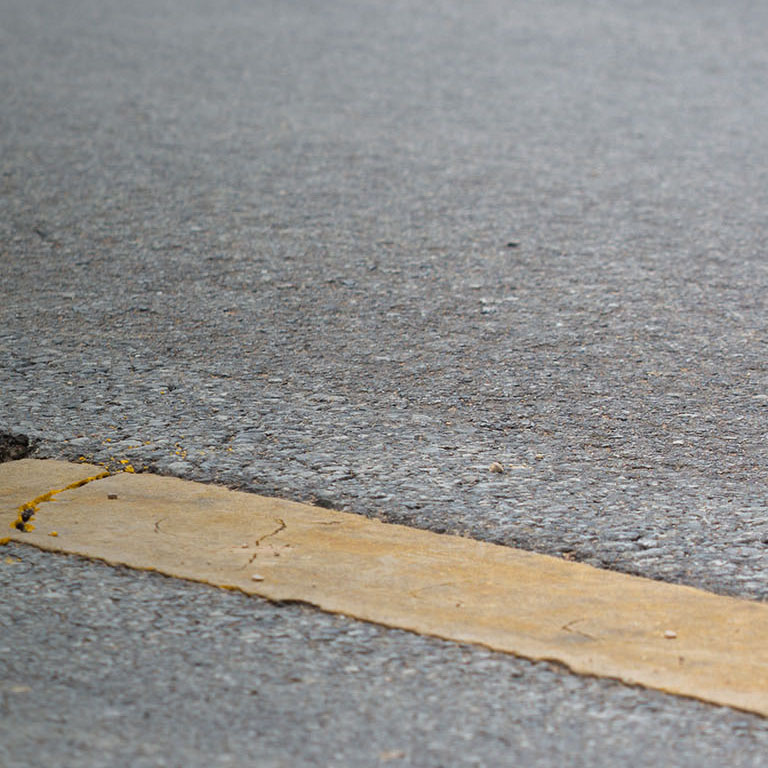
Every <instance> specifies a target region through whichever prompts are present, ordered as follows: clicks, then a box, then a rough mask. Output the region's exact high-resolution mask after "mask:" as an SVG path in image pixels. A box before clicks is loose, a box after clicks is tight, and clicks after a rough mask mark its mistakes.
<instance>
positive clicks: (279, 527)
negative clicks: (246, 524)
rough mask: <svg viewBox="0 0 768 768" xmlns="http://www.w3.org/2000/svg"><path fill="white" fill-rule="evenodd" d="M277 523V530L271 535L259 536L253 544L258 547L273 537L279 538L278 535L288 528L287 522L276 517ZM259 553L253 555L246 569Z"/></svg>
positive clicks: (245, 566)
mask: <svg viewBox="0 0 768 768" xmlns="http://www.w3.org/2000/svg"><path fill="white" fill-rule="evenodd" d="M275 522H276V523H277V524H278V525H277V528H275V530H274V531H270V532H269V533H265V534H264V535H263V536H259V538H258V539H256V541H255V542H254V543H253V546H254V547H258V546H259V545H260V544H261V543H262V542H263V541H266V540H267V539H269V538H271V537H272V536H277V534H278V533H280V532H281V531H284V530H285V529H286V528H287V527H288V526H287V525H286V524H285V520H283V519H282V518H279V517H276V518H275ZM258 554H259V553H258V552H254V553H253V555H251V557H250V559H249V560H248V562H247V563H246V564H245V565H244V566H243V567H244V568H247V567H248V566H249V565H250V564H251V563H252V562H253V561H254V560H255V559H256V557H257V556H258Z"/></svg>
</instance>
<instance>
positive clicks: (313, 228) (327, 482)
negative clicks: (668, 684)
mask: <svg viewBox="0 0 768 768" xmlns="http://www.w3.org/2000/svg"><path fill="white" fill-rule="evenodd" d="M0 10H1V11H2V23H1V24H0V100H1V101H0V103H2V109H1V110H0V278H2V291H3V300H2V302H1V303H0V361H2V364H1V365H0V393H2V396H1V397H0V431H4V432H9V433H19V434H24V435H27V436H28V437H29V438H31V439H32V440H33V441H34V442H35V443H36V445H37V454H36V455H39V456H52V457H58V458H68V459H77V458H78V457H80V456H84V457H86V458H88V459H89V460H92V461H100V462H106V463H110V464H111V465H113V466H118V462H119V460H121V459H122V460H129V461H130V462H131V463H132V464H133V465H134V466H135V467H136V468H137V469H139V470H141V469H143V468H145V467H146V468H147V469H150V470H152V471H157V472H161V473H168V474H176V475H179V476H183V477H187V478H190V479H195V480H202V481H210V482H217V483H223V484H226V485H228V486H232V487H237V488H243V489H247V490H252V491H257V492H262V493H268V494H277V495H280V496H285V497H288V498H294V499H299V500H310V501H313V500H314V501H317V502H318V503H322V504H326V505H332V506H336V507H339V508H341V509H346V510H349V511H352V512H356V513H359V514H363V515H368V516H376V517H380V518H382V519H385V520H390V521H394V522H401V523H406V524H409V525H414V526H419V527H425V528H430V529H432V530H435V531H452V532H460V533H464V534H467V535H471V536H474V537H477V538H482V539H486V540H490V541H495V542H499V543H503V544H508V545H515V546H521V547H525V548H528V549H533V550H537V551H540V552H546V553H551V554H557V555H560V554H565V555H566V556H568V557H572V558H574V559H579V560H584V561H586V562H589V563H592V564H595V565H600V566H604V567H608V568H614V569H619V570H623V571H627V572H631V573H638V574H642V575H645V576H649V577H652V578H660V579H665V580H669V581H676V582H681V583H686V584H692V585H696V586H700V587H704V588H707V589H711V590H715V591H718V592H723V593H727V594H737V595H742V596H746V597H751V598H758V599H764V598H765V597H766V596H767V595H768V588H767V587H766V581H765V572H766V565H768V517H767V516H766V512H765V487H766V480H767V479H768V475H767V472H768V469H767V468H766V467H767V463H766V443H765V432H766V414H767V413H768V412H767V411H766V407H767V406H768V394H766V392H767V390H766V377H767V374H768V372H767V370H766V354H765V352H766V344H767V343H768V327H767V325H766V322H767V321H766V317H768V314H767V313H766V307H765V301H766V298H765V297H766V296H767V295H768V291H767V290H766V289H768V260H766V255H765V242H766V234H767V232H766V223H765V216H764V212H765V209H766V203H767V202H768V198H767V195H768V186H767V185H766V184H765V180H766V173H767V171H766V165H765V158H766V157H768V153H766V151H765V150H766V147H765V144H766V142H767V141H768V135H766V133H765V131H764V130H763V126H764V125H765V122H766V117H768V95H766V90H765V88H764V69H765V40H764V34H763V32H762V30H763V29H765V28H766V22H768V19H767V18H766V16H767V15H768V9H766V8H764V7H762V6H760V5H756V4H753V3H750V2H747V0H735V2H733V3H729V4H728V5H727V6H725V5H723V4H720V3H715V2H711V1H710V0H704V1H703V2H698V1H697V2H695V3H694V2H692V0H687V1H685V2H680V3H675V4H672V5H670V4H668V3H661V2H650V3H649V2H643V3H640V2H634V1H633V0H621V2H618V3H616V2H610V3H609V2H597V3H589V4H587V3H582V2H574V3H560V2H549V1H545V2H542V1H541V0H535V1H534V0H526V1H524V2H520V3H516V4H515V6H514V8H510V7H509V5H508V4H506V3H501V2H497V1H496V0H481V2H479V3H473V4H471V5H468V4H461V3H458V2H456V1H455V0H438V2H435V3H430V4H428V5H427V6H425V5H424V4H422V3H415V2H413V1H412V0H395V1H394V2H387V3H381V2H370V3H365V4H363V5H362V6H361V5H360V4H358V3H352V2H351V1H350V0H332V1H331V2H328V3H323V4H322V6H318V5H314V4H309V3H305V2H298V3H278V2H276V1H265V2H246V1H245V0H223V2H221V3H217V4H216V5H215V6H213V5H210V4H208V3H204V2H202V0H190V2H185V3H183V4H181V3H179V2H178V0H168V2H163V3H154V2H149V0H130V1H129V2H125V1H124V0H123V2H120V3H118V2H117V1H116V0H100V2H95V0H72V2H68V3H66V4H63V3H54V2H51V0H27V1H26V2H25V3H23V4H21V3H14V2H10V1H9V0H4V1H0ZM494 461H499V462H501V463H502V464H503V465H504V466H505V469H506V471H505V472H504V473H490V472H489V471H488V467H489V466H490V464H491V463H492V462H494Z"/></svg>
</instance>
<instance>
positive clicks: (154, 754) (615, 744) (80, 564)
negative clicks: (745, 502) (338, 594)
mask: <svg viewBox="0 0 768 768" xmlns="http://www.w3.org/2000/svg"><path fill="white" fill-rule="evenodd" d="M3 556H4V557H3V559H2V560H0V574H2V579H3V582H4V583H8V582H12V583H14V584H17V585H18V586H19V588H18V589H15V590H9V591H8V592H9V593H8V594H4V596H3V601H2V602H1V603H0V629H1V630H2V637H1V638H0V663H1V664H2V668H3V675H2V680H1V681H0V734H2V738H0V765H2V766H3V768H28V767H29V766H42V765H50V766H68V767H69V766H71V767H72V768H75V767H76V766H77V767H80V766H104V768H114V767H115V766H131V768H155V766H180V767H181V766H183V767H184V768H193V767H195V766H200V767H201V768H208V766H215V767H216V768H218V766H259V767H260V768H261V767H262V766H264V767H267V766H268V767H269V768H272V767H273V766H275V767H277V766H281V767H284V768H291V767H292V766H313V767H314V766H382V765H389V766H403V765H414V766H425V767H428V768H435V767H436V766H502V765H503V766H534V765H535V766H552V768H555V766H558V767H559V766H563V765H568V766H584V767H585V768H586V767H587V766H595V765H599V766H602V765H605V766H608V765H632V766H649V768H650V767H654V768H655V767H656V766H659V765H676V766H690V767H691V768H699V766H701V765H711V766H723V765H727V766H755V767H758V766H763V765H765V755H766V753H767V751H768V727H766V723H765V721H764V720H762V719H761V718H758V717H755V716H750V715H744V714H739V713H737V712H734V711H732V710H729V709H727V708H724V707H723V708H718V707H710V706H707V705H705V704H701V703H699V702H695V701H691V700H683V699H675V698H673V697H670V696H665V695H663V694H660V693H655V692H652V691H644V690H641V689H633V688H629V687H627V686H624V685H621V684H619V683H615V682H611V681H605V680H596V679H593V678H581V677H576V676H574V675H569V674H567V673H565V672H564V671H562V670H560V669H558V668H556V667H552V666H550V665H548V664H546V663H540V664H533V663H531V662H528V661H524V660H521V659H516V658H514V657H512V656H508V655H504V654H497V653H491V652H490V651H487V650H484V649H482V648H477V647H471V646H464V645H458V644H454V643H447V642H443V641H440V640H435V639H431V638H425V637H420V636H417V635H412V634H409V633H407V632H399V631H392V630H385V629H382V628H378V627H376V626H374V625H371V624H363V623H360V622H354V621H351V620H349V619H346V618H343V617H339V616H332V615H328V614H323V613H320V612H319V611H315V610H312V609H310V608H307V607H304V606H299V605H289V606H279V607H278V606H274V605H271V604H270V603H267V602H265V601H262V600H258V599H253V598H248V597H245V596H243V595H239V594H235V593H226V592H224V593H222V592H221V591H217V590H215V589H213V588H211V587H207V586H203V585H198V584H191V583H187V582H183V581H176V580H172V579H169V578H166V577H164V576H160V575H158V574H153V573H138V574H137V573H135V572H131V571H128V570H122V569H114V568H110V567H108V566H105V565H102V564H98V563H88V562H86V561H82V560H80V559H78V558H74V557H51V556H50V555H46V554H44V553H41V552H38V551H37V550H34V549H32V548H29V547H22V546H18V545H14V546H12V547H7V548H5V549H4V550H3ZM6 558H7V559H6ZM9 561H10V562H9ZM6 580H7V581H6Z"/></svg>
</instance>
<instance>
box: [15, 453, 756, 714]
mask: <svg viewBox="0 0 768 768" xmlns="http://www.w3.org/2000/svg"><path fill="white" fill-rule="evenodd" d="M75 469H79V468H78V467H75ZM92 469H93V468H90V469H89V470H85V471H86V472H90V471H91V470H92ZM66 471H68V470H66ZM66 471H65V470H64V469H63V468H61V467H60V466H59V465H55V466H54V465H52V464H50V463H46V466H45V469H43V470H42V471H40V472H38V470H37V469H34V470H33V469H32V464H30V463H28V462H24V461H22V462H14V463H11V464H5V465H0V488H2V487H4V486H9V485H10V484H11V483H13V482H18V478H19V475H20V474H21V475H22V476H23V475H25V474H26V473H27V472H29V473H30V477H32V474H33V473H34V474H35V477H34V483H38V482H40V483H41V485H38V486H37V487H36V488H34V489H32V488H31V486H32V485H33V484H34V483H33V482H32V480H30V481H29V482H23V483H22V487H20V489H19V491H18V492H17V493H14V492H13V490H12V489H11V490H10V491H6V492H4V493H3V495H2V497H0V498H2V499H7V498H11V499H13V500H14V503H15V501H17V500H18V498H19V495H20V494H21V493H27V492H31V495H32V496H40V495H42V494H43V493H44V492H45V490H46V488H47V486H50V485H53V486H59V485H61V482H62V480H61V475H56V478H55V479H53V476H54V474H55V473H58V472H64V473H65V474H66ZM46 472H50V473H51V479H52V482H49V480H48V478H47V476H46ZM14 478H15V480H14ZM2 515H3V519H7V520H11V521H12V520H13V519H15V516H16V512H15V511H14V510H8V509H3V510H2ZM36 523H37V525H36V528H35V530H33V531H29V532H22V531H18V530H16V529H13V528H11V527H10V525H9V528H8V533H9V535H10V536H11V537H12V538H13V539H15V540H18V541H23V542H27V543H31V544H35V545H36V546H39V547H42V548H45V549H51V550H59V551H64V552H73V553H78V554H83V555H87V556H90V557H95V558H100V559H103V560H106V561H107V562H110V563H121V564H125V565H128V566H132V567H135V568H145V569H152V570H157V571H161V572H163V573H166V574H169V575H172V576H178V577H182V578H186V579H193V580H197V581H204V582H208V583H210V584H214V585H217V586H221V587H227V588H237V589H240V590H242V591H244V592H247V593H252V594H257V595H261V596H263V597H266V598H269V599H271V600H301V601H306V602H308V603H312V604H314V605H317V606H319V607H320V608H323V609H325V610H328V611H335V612H339V613H344V614H346V615H349V616H353V617H356V618H360V619H365V620H368V621H373V622H377V623H380V624H385V625H388V626H392V627H400V628H403V629H408V630H412V631H415V632H420V633H424V634H430V635H436V636H439V637H443V638H447V639H450V640H456V641H462V642H472V643H480V644H482V645H486V646H488V647H490V648H494V649H497V650H500V651H507V652H510V653H514V654H518V655H521V656H526V657H529V658H532V659H551V660H556V661H559V662H562V663H564V664H566V665H567V666H569V667H570V668H571V669H573V670H574V671H576V672H579V673H586V674H592V675H601V676H607V677H614V678H619V679H621V680H624V681H625V682H628V683H637V684H641V685H645V686H649V687H652V688H658V689H660V690H663V691H667V692H669V693H676V694H683V695H686V696H692V697H697V698H700V699H703V700H706V701H710V702H714V703H717V704H726V705H730V706H734V707H737V708H741V709H745V710H750V711H753V712H757V713H760V714H762V715H765V716H768V643H766V638H768V605H765V604H761V603H754V602H749V601H745V600H736V599H731V598H726V597H720V596H717V595H712V594H709V593H706V592H702V591H699V590H695V589H691V588H689V587H681V586H675V585H670V584H664V583H661V582H655V581H649V580H647V579H641V578H637V577H632V576H626V575H622V574H618V573H613V572H610V571H602V570H598V569H595V568H591V567H589V566H586V565H582V564H579V563H572V562H567V561H565V560H559V559H557V558H553V557H547V556H543V555H535V554H531V553H528V552H523V551H520V550H516V549H511V548H506V547H500V546H496V545H493V544H486V543H482V542H478V541H473V540H470V539H464V538H460V537H456V536H446V535H439V534H434V533H429V532H426V531H419V530H414V529H411V528H406V527H403V526H398V525H387V524H383V523H380V522H378V521H375V520H368V519H365V518H362V517H358V516H356V515H350V514H344V513H340V512H335V511H331V510H326V509H321V508H318V507H312V506H308V505H304V504H297V503H293V502H288V501H282V500H279V499H271V498H264V497H260V496H255V495H252V494H247V493H237V492H233V491H229V490H226V489H224V488H220V487H216V486H208V485H202V484H199V483H192V482H187V481H183V480H178V479H175V478H166V477H157V476H154V475H148V474H141V475H126V474H122V475H115V476H111V477H107V478H105V479H100V480H96V481H94V482H90V483H88V484H86V485H82V486H81V487H79V488H76V489H73V490H67V491H63V492H61V493H58V494H57V495H56V496H55V497H54V500H53V501H52V502H51V503H42V504H40V505H39V511H38V513H37V516H36ZM54 532H55V533H56V534H57V536H56V537H52V536H51V534H52V533H54Z"/></svg>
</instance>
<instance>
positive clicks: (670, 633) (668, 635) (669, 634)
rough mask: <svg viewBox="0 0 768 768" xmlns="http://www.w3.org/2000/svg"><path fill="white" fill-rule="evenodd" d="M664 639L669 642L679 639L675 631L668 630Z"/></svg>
mask: <svg viewBox="0 0 768 768" xmlns="http://www.w3.org/2000/svg"><path fill="white" fill-rule="evenodd" d="M664 637H666V638H667V640H674V639H675V638H676V637H677V632H675V631H674V630H671V629H668V630H667V631H666V632H665V633H664Z"/></svg>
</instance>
